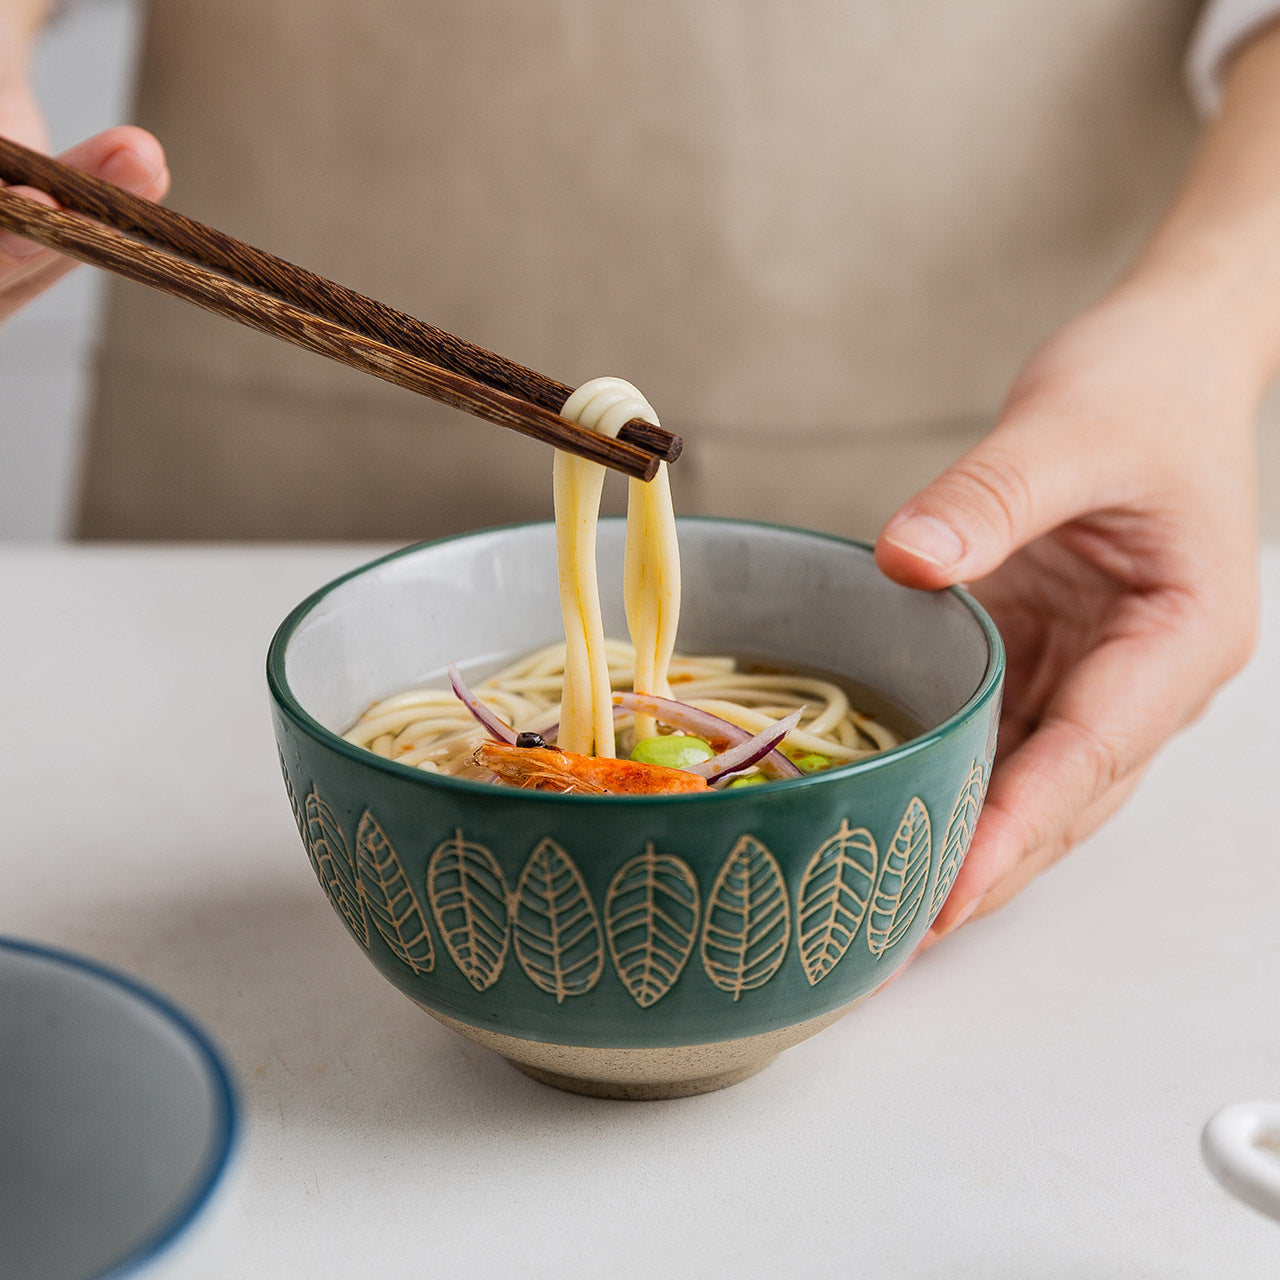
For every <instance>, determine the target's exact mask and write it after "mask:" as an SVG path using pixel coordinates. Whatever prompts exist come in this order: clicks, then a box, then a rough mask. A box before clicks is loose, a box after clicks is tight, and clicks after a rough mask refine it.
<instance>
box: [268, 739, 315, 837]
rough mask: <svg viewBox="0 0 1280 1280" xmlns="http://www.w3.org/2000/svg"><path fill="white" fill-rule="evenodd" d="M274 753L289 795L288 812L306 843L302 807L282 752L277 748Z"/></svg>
mask: <svg viewBox="0 0 1280 1280" xmlns="http://www.w3.org/2000/svg"><path fill="white" fill-rule="evenodd" d="M276 755H277V756H278V757H279V758H280V774H281V776H282V777H283V778H284V791H285V795H287V796H288V797H289V812H290V813H292V814H293V821H294V823H295V824H296V825H297V828H298V834H299V835H300V836H301V837H302V843H303V844H306V843H307V821H306V819H305V818H304V817H303V816H302V809H301V807H300V806H299V804H298V795H297V792H295V791H294V789H293V779H292V778H291V777H289V770H288V768H287V767H286V765H285V762H284V752H283V751H281V750H280V749H279V748H277V749H276ZM307 856H308V857H310V856H311V850H310V849H308V850H307Z"/></svg>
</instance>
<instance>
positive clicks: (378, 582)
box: [285, 520, 990, 732]
mask: <svg viewBox="0 0 1280 1280" xmlns="http://www.w3.org/2000/svg"><path fill="white" fill-rule="evenodd" d="M623 541H624V526H623V523H622V522H621V521H620V520H605V521H602V522H601V526H600V538H599V553H598V554H599V581H600V593H601V601H602V607H603V610H604V617H605V628H606V632H607V634H609V635H615V636H619V637H625V636H626V634H627V631H626V623H625V617H624V613H623V605H622V550H623ZM680 551H681V565H682V578H683V592H682V608H681V616H680V632H679V641H678V646H677V647H678V649H679V650H680V651H681V652H684V653H731V654H739V655H749V656H751V657H754V658H766V659H772V660H774V661H777V662H780V663H794V664H795V665H796V666H798V667H804V668H817V669H821V670H823V671H827V672H831V673H834V674H838V675H842V676H844V677H846V678H849V679H851V680H854V681H856V682H858V683H860V684H862V685H865V686H867V687H868V688H870V689H873V690H876V691H877V692H878V693H879V694H880V695H881V696H883V697H884V698H886V699H887V700H888V701H889V702H891V703H892V704H894V705H895V706H897V707H898V708H899V709H900V710H901V711H903V712H905V713H906V715H907V716H908V717H909V718H910V719H911V720H913V721H915V722H916V723H917V724H918V725H919V726H921V727H922V728H925V729H928V728H932V727H934V726H936V725H938V724H941V723H942V722H943V721H945V720H947V719H948V718H950V717H951V716H952V715H954V714H955V713H956V712H957V711H959V710H960V709H961V707H963V705H964V704H965V703H966V702H967V701H968V700H969V698H970V697H971V696H972V695H973V694H974V692H975V691H976V690H977V688H978V686H979V685H980V684H981V682H982V680H983V677H984V675H985V673H986V671H987V667H988V663H989V660H990V653H989V646H988V643H987V638H986V635H985V633H984V631H983V629H982V626H981V624H980V623H979V622H978V619H977V618H976V617H975V615H974V614H973V612H972V611H971V610H970V609H969V608H968V607H966V605H965V603H964V602H963V600H962V599H961V598H960V597H959V596H958V595H956V594H955V593H951V592H937V593H934V592H920V591H912V590H908V589H906V588H903V587H899V586H897V585H896V584H894V583H892V582H890V581H889V580H888V579H886V578H885V577H884V576H883V575H882V574H881V573H880V572H879V570H878V569H877V568H876V566H875V562H874V559H873V558H872V557H871V555H870V553H868V552H865V551H863V550H862V549H860V548H857V547H853V546H851V545H850V544H848V543H845V542H841V541H838V540H835V539H829V538H824V537H821V536H818V535H813V534H806V533H802V532H799V531H795V530H787V529H778V528H772V527H769V526H765V525H754V524H735V523H732V522H727V521H700V520H692V521H683V522H681V526H680ZM556 582H557V577H556V564H555V538H554V530H553V529H552V528H551V527H550V526H547V525H534V526H525V527H522V528H517V529H500V530H493V531H490V532H486V533H483V534H476V535H471V536H469V537H466V538H459V539H455V540H454V541H451V542H446V543H439V544H435V545H433V546H430V547H426V548H423V549H421V550H418V551H415V552H413V553H410V554H406V555H401V556H398V557H395V558H393V559H391V560H388V561H386V562H384V563H382V564H381V565H378V566H377V567H375V568H373V569H371V570H369V571H367V572H365V573H362V574H359V575H358V576H356V577H354V578H351V579H349V580H348V581H346V582H344V583H342V584H341V585H340V586H338V587H337V588H336V589H334V590H333V591H331V592H330V593H329V594H327V595H326V596H325V597H324V598H323V599H322V600H321V601H320V602H319V604H318V605H317V606H316V607H315V608H314V609H312V610H311V612H310V613H309V614H308V615H307V616H306V617H305V618H303V620H302V621H301V622H300V623H299V625H298V627H297V629H296V630H295V632H294V634H293V637H292V639H291V640H290V642H289V645H288V648H287V651H286V657H285V676H286V679H287V681H288V684H289V686H290V688H291V689H292V691H293V693H294V696H295V697H296V698H297V699H298V701H299V703H300V704H301V706H302V707H303V709H304V710H306V711H307V713H308V714H309V715H311V716H312V717H313V718H314V719H316V720H317V721H319V722H320V723H321V724H322V725H324V726H325V727H326V728H328V729H331V730H333V731H335V732H341V731H343V730H344V729H346V728H347V727H348V726H349V725H350V724H351V723H352V722H353V721H354V720H355V719H356V717H357V716H358V715H359V714H360V713H361V712H362V711H363V710H364V709H365V707H367V706H368V704H369V703H370V702H372V701H374V700H375V699H377V698H381V697H385V696H387V695H388V694H391V693H395V692H397V691H399V690H402V689H405V688H408V687H410V686H412V685H414V684H417V683H421V682H422V681H423V680H424V679H435V680H439V679H440V678H442V675H443V671H444V669H445V667H446V666H447V665H448V663H450V662H457V663H458V665H459V667H461V668H462V669H463V670H464V671H469V672H472V673H480V672H483V671H485V670H488V669H492V668H493V667H494V666H496V665H497V664H499V663H500V662H503V661H506V660H509V659H511V658H513V657H516V656H518V655H519V654H522V653H527V652H529V651H531V650H533V649H536V648H538V647H539V646H541V645H544V644H548V643H551V642H552V641H555V640H557V639H562V638H563V635H564V631H563V626H562V624H561V620H560V606H559V600H558V597H557V594H556Z"/></svg>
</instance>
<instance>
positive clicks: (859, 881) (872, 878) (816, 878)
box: [796, 819, 877, 987]
mask: <svg viewBox="0 0 1280 1280" xmlns="http://www.w3.org/2000/svg"><path fill="white" fill-rule="evenodd" d="M876 863H877V853H876V841H875V837H874V836H873V835H872V834H871V832H870V831H868V830H867V829H866V827H858V828H856V829H854V828H852V827H850V825H849V822H848V819H841V822H840V830H839V831H837V832H836V833H835V835H833V836H830V837H829V838H828V839H826V840H824V841H823V843H822V844H821V845H819V846H818V848H817V850H816V851H815V853H814V855H813V857H812V858H810V859H809V865H808V866H806V867H805V869H804V875H803V877H802V878H801V881H800V892H799V895H798V900H797V902H796V937H797V941H798V944H799V948H800V963H801V964H802V965H803V966H804V976H805V977H806V978H807V979H808V980H809V985H810V986H811V987H812V986H817V984H818V983H819V982H821V981H822V979H823V978H825V977H826V976H827V974H829V973H830V972H831V970H832V969H834V968H835V967H836V965H837V964H838V963H839V962H840V960H841V959H842V958H843V957H844V954H845V952H846V951H848V950H849V947H850V945H851V944H852V942H853V940H854V938H855V937H857V935H858V930H859V929H860V928H861V927H862V921H863V919H864V918H865V916H866V914H867V904H868V903H869V902H870V901H871V891H872V888H873V886H874V885H875V882H876Z"/></svg>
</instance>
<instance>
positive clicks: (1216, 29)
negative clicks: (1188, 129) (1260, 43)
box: [1185, 0, 1280, 116]
mask: <svg viewBox="0 0 1280 1280" xmlns="http://www.w3.org/2000/svg"><path fill="white" fill-rule="evenodd" d="M1274 18H1280V0H1209V2H1208V4H1206V5H1205V7H1204V8H1203V9H1202V10H1201V11H1200V19H1199V21H1198V22H1197V23H1196V29H1195V31H1194V33H1193V34H1192V37H1191V44H1190V46H1189V48H1188V49H1187V61H1186V66H1185V71H1186V77H1187V87H1188V88H1189V89H1190V90H1191V99H1192V101H1193V102H1194V103H1195V105H1196V110H1197V111H1199V112H1200V113H1201V114H1202V115H1206V116H1209V115H1213V114H1214V113H1215V112H1216V111H1217V110H1218V108H1219V107H1220V106H1221V105H1222V72H1223V69H1224V68H1225V67H1226V64H1227V59H1228V58H1230V57H1231V55H1232V54H1233V53H1234V52H1235V51H1236V50H1237V49H1238V48H1239V47H1240V45H1242V44H1243V43H1244V42H1245V41H1246V40H1248V39H1249V37H1250V36H1252V35H1254V34H1256V33H1257V32H1258V31H1260V30H1261V29H1262V28H1263V27H1265V26H1266V25H1267V23H1269V22H1270V21H1271V20H1272V19H1274Z"/></svg>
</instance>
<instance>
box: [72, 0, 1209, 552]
mask: <svg viewBox="0 0 1280 1280" xmlns="http://www.w3.org/2000/svg"><path fill="white" fill-rule="evenodd" d="M1197 7H1198V4H1197V0H1072V2H1071V3H1063V2H1062V0H971V2H970V3H965V4H957V3H955V0H910V2H909V3H903V2H902V0H855V2H853V3H850V2H849V0H787V3H785V4H764V3H760V2H759V0H697V3H689V2H688V0H649V2H648V3H645V4H621V3H608V2H606V3H601V0H548V2H546V3H537V2H536V0H535V2H534V3H530V0H456V2H454V3H444V4H422V3H419V2H417V0H365V2H364V3H361V4H350V3H342V4H337V3H325V4H321V3H317V0H180V2H179V0H155V3H153V4H152V6H151V13H150V18H149V25H148V30H147V37H146V45H145V51H144V57H143V71H142V80H141V87H140V99H139V106H138V112H137V115H138V119H139V121H140V122H141V123H143V124H145V125H147V126H148V127H150V128H151V129H153V130H154V131H155V132H156V133H157V134H158V135H159V136H160V137H161V138H162V139H163V140H164V141H165V143H166V144H167V147H168V151H169V156H170V164H171V168H172V170H173V174H174V186H173V193H172V196H171V197H170V203H171V204H172V205H173V206H174V207H175V208H178V209H181V210H183V211H185V212H188V213H191V214H192V215H194V216H196V217H198V218H201V219H204V220H206V221H209V222H211V223H213V224H214V225H216V226H219V227H221V228H223V229H225V230H227V231H230V232H232V233H233V234H237V235H239V236H241V237H243V238H245V239H247V240H249V241H251V242H253V243H255V244H259V245H261V246H263V247H265V248H268V249H271V250H273V251H274V252H276V253H279V254H281V255H282V256H284V257H286V258H289V259H291V260H292V261H294V262H298V263H302V264H304V265H306V266H308V267H311V268H313V269H314V270H317V271H320V272H323V273H324V274H326V275H330V276H333V277H335V278H336V279H338V280H341V281H343V282H344V283H347V284H349V285H352V286H353V287H355V288H357V289H359V290H361V291H362V292H365V293H368V294H371V295H372V296H374V297H377V298H380V299H383V300H385V301H387V302H389V303H392V304H393V305H395V306H398V307H401V308H403V309H405V310H407V311H410V312H413V313H414V314H416V315H419V316H422V317H423V318H425V319H427V320H430V321H431V322H433V323H435V324H438V325H441V326H443V327H445V328H447V329H451V330H453V331H454V332H456V333H459V334H461V335H463V336H464V337H467V338H469V339H471V340H473V341H475V342H478V343H480V344H482V345H484V346H487V347H490V348H491V349H493V350H495V351H498V352H501V353H502V354H504V355H507V356H510V357H511V358H513V359H516V360H519V361H521V362H523V363H525V364H528V365H531V366H532V367H534V368H537V369H540V370H543V371H545V372H546V373H548V374H550V375H552V376H554V377H556V378H559V379H560V380H562V381H564V382H567V383H576V382H579V381H582V380H584V379H586V378H589V377H593V376H595V375H597V374H601V373H612V374H618V375H621V376H623V377H626V378H629V379H630V380H631V381H633V382H635V383H636V384H637V385H638V386H639V387H640V388H641V389H642V390H643V391H644V393H645V394H646V396H647V397H648V398H649V399H650V400H651V401H652V403H653V404H654V405H655V406H656V407H657V409H658V411H659V413H660V414H661V415H662V417H663V421H664V424H665V425H667V426H669V427H671V428H672V429H674V430H677V431H679V432H681V433H682V434H683V435H684V436H685V438H686V441H687V450H686V453H685V456H684V458H683V459H682V460H681V461H680V462H679V464H678V465H677V466H676V467H675V468H674V469H673V483H674V485H675V488H676V498H677V503H678V505H679V507H680V509H681V510H682V511H686V512H693V511H702V512H712V513H718V514H729V515H740V516H753V517H761V518H768V519H776V520H782V521H787V522H791V523H798V524H804V525H810V526H814V527H820V528H825V529H831V530H835V531H841V532H847V533H852V534H855V535H861V536H868V535H873V534H874V532H875V531H876V529H877V528H878V526H879V524H880V522H881V521H882V520H883V519H884V517H885V516H886V515H888V514H889V513H890V512H891V511H892V510H893V508H894V507H895V506H896V505H897V504H898V503H899V502H901V501H902V500H903V499H904V498H906V497H907V496H909V495H910V493H911V492H912V491H913V490H914V489H915V488H917V487H918V486H920V485H921V484H923V483H924V482H925V481H927V480H928V479H929V478H930V477H931V476H932V475H933V474H934V473H936V472H937V471H938V470H939V469H941V467H942V466H944V465H945V464H946V463H947V462H948V461H949V460H950V459H952V458H953V457H955V456H956V455H958V454H959V453H960V452H961V451H962V450H963V449H964V448H966V447H967V446H968V445H969V444H971V443H972V442H973V441H974V440H975V439H977V438H978V436H979V435H980V434H981V433H982V432H983V431H984V430H985V429H986V428H987V427H989V425H990V424H991V422H992V420H993V417H994V415H995V413H996V411H997V409H998V406H999V404H1000V401H1001V399H1002V396H1003V394H1004V391H1005V389H1006V388H1007V386H1008V383H1009V381H1010V379H1011V378H1012V377H1013V375H1014V374H1015V372H1016V371H1017V369H1018V367H1019V365H1020V364H1021V362H1022V361H1023V359H1024V358H1025V357H1026V355H1027V354H1028V353H1029V351H1030V350H1031V348H1032V347H1033V346H1034V345H1035V344H1036V343H1037V342H1038V341H1039V340H1040V339H1041V338H1043V337H1044V336H1045V335H1046V334H1048V333H1049V332H1050V331H1051V330H1052V329H1053V328H1055V327H1056V326H1057V325H1058V324H1059V323H1060V322H1061V321H1062V320H1063V319H1065V318H1066V317H1068V316H1069V315H1070V314H1072V313H1073V312H1074V311H1076V310H1077V309H1079V308H1080V307H1082V306H1084V305H1086V304H1087V303H1088V302H1089V301H1091V300H1092V299H1093V298H1094V297H1096V296H1097V294H1098V293H1099V292H1100V291H1101V290H1102V289H1103V288H1104V287H1105V286H1106V285H1107V284H1108V282H1109V281H1111V280H1112V279H1113V277H1114V276H1115V274H1116V272H1117V271H1118V270H1119V269H1120V267H1121V266H1122V264H1124V263H1125V261H1126V260H1127V258H1128V257H1129V256H1130V254H1131V253H1132V252H1133V251H1134V249H1135V248H1136V246H1137V245H1138V244H1139V243H1140V242H1141V240H1142V238H1143V236H1144V235H1145V234H1146V233H1147V232H1148V231H1149V230H1150V228H1151V227H1152V225H1153V223H1154V221H1155V220H1156V218H1157V217H1158V215H1159V212H1160V210H1161V209H1162V207H1163V205H1164V203H1165V202H1166V200H1167V199H1168V197H1169V195H1170V193H1171V191H1172V189H1173V188H1174V186H1175V184H1176V182H1177V180H1178V177H1179V175H1180V173H1181V171H1182V168H1183V165H1184V163H1185V160H1186V157H1187V152H1188V148H1189V145H1190V141H1191V138H1192V135H1193V132H1194V122H1193V120H1192V116H1191V111H1190V108H1189V106H1188V104H1187V101H1186V95H1185V91H1184V89H1183V87H1182V84H1181V81H1180V62H1181V58H1182V55H1183V51H1184V49H1185V46H1186V42H1187V39H1188V35H1189V31H1190V28H1191V25H1192V23H1193V21H1194V17H1195V12H1196V9H1197ZM101 375H102V376H101V387H100V394H99V398H98V402H97V405H96V408H95V411H94V415H93V421H92V428H91V434H90V442H89V450H88V457H87V467H86V473H85V490H84V503H83V511H82V525H81V528H82V531H83V533H85V534H86V535H90V536H115V537H142V538H146V537H166V536H168V537H228V536H229V537H298V536H301V537H333V538H341V537H353V536H355V537H363V536H368V537H379V538H383V537H385V538H392V539H415V538H420V537H428V536H433V535H436V534H440V533H444V532H447V531H451V530H456V529H460V528H466V527H472V526H476V525H481V524H489V523H493V522H497V521H507V520H515V519H523V518H538V517H545V516H547V515H548V514H549V513H550V502H551V481H550V471H551V459H550V457H549V455H548V453H547V451H546V449H545V447H543V446H540V445H536V444H532V443H529V442H526V441H523V440H522V439H520V438H519V437H517V436H515V435H513V434H512V433H510V432H506V431H503V430H502V429H501V428H498V427H493V426H490V425H488V424H485V423H481V422H478V421H475V420H472V419H470V418H467V417H465V416H464V415H461V414H459V413H456V412H454V411H451V410H445V409H442V408H440V407H438V406H436V405H435V404H433V403H431V402H429V401H425V400H423V399H421V398H419V397H415V396H413V395H411V394H409V393H407V392H404V391H400V390H398V389H396V388H392V387H388V386H385V385H383V384H381V383H378V382H376V381H375V380H374V379H372V378H369V377H367V376H362V375H359V374H355V373H352V372H350V371H348V370H346V369H343V368H340V367H339V366H337V365H334V364H333V363H331V362H328V361H325V360H322V359H320V358H319V357H317V356H313V355H311V354H308V353H304V352H299V351H295V350H293V349H291V348H288V347H286V346H284V345H283V344H281V343H279V342H276V341H274V340H272V339H269V338H265V337H262V336H260V335H257V334H254V333H250V332H249V331H248V330H245V329H242V328H239V327H238V326H235V325H232V324H230V323H228V322H227V321H224V320H220V319H218V318H216V317H212V316H207V315H205V314H204V313H202V312H199V311H197V310H195V309H194V308H191V307H187V306H184V305H182V304H180V303H176V302H173V301H171V300H169V299H167V298H164V297H162V296H160V295H158V294H154V293H151V292H149V291H147V290H145V289H142V288H139V287H135V286H131V285H120V286H118V287H116V288H114V289H113V291H112V297H111V301H110V306H109V313H108V325H107V335H106V339H105V345H104V347H103V351H102V362H101ZM620 488H621V486H617V487H613V488H611V501H612V502H613V503H614V504H615V505H616V503H617V502H618V500H619V497H620V493H619V490H620Z"/></svg>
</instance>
